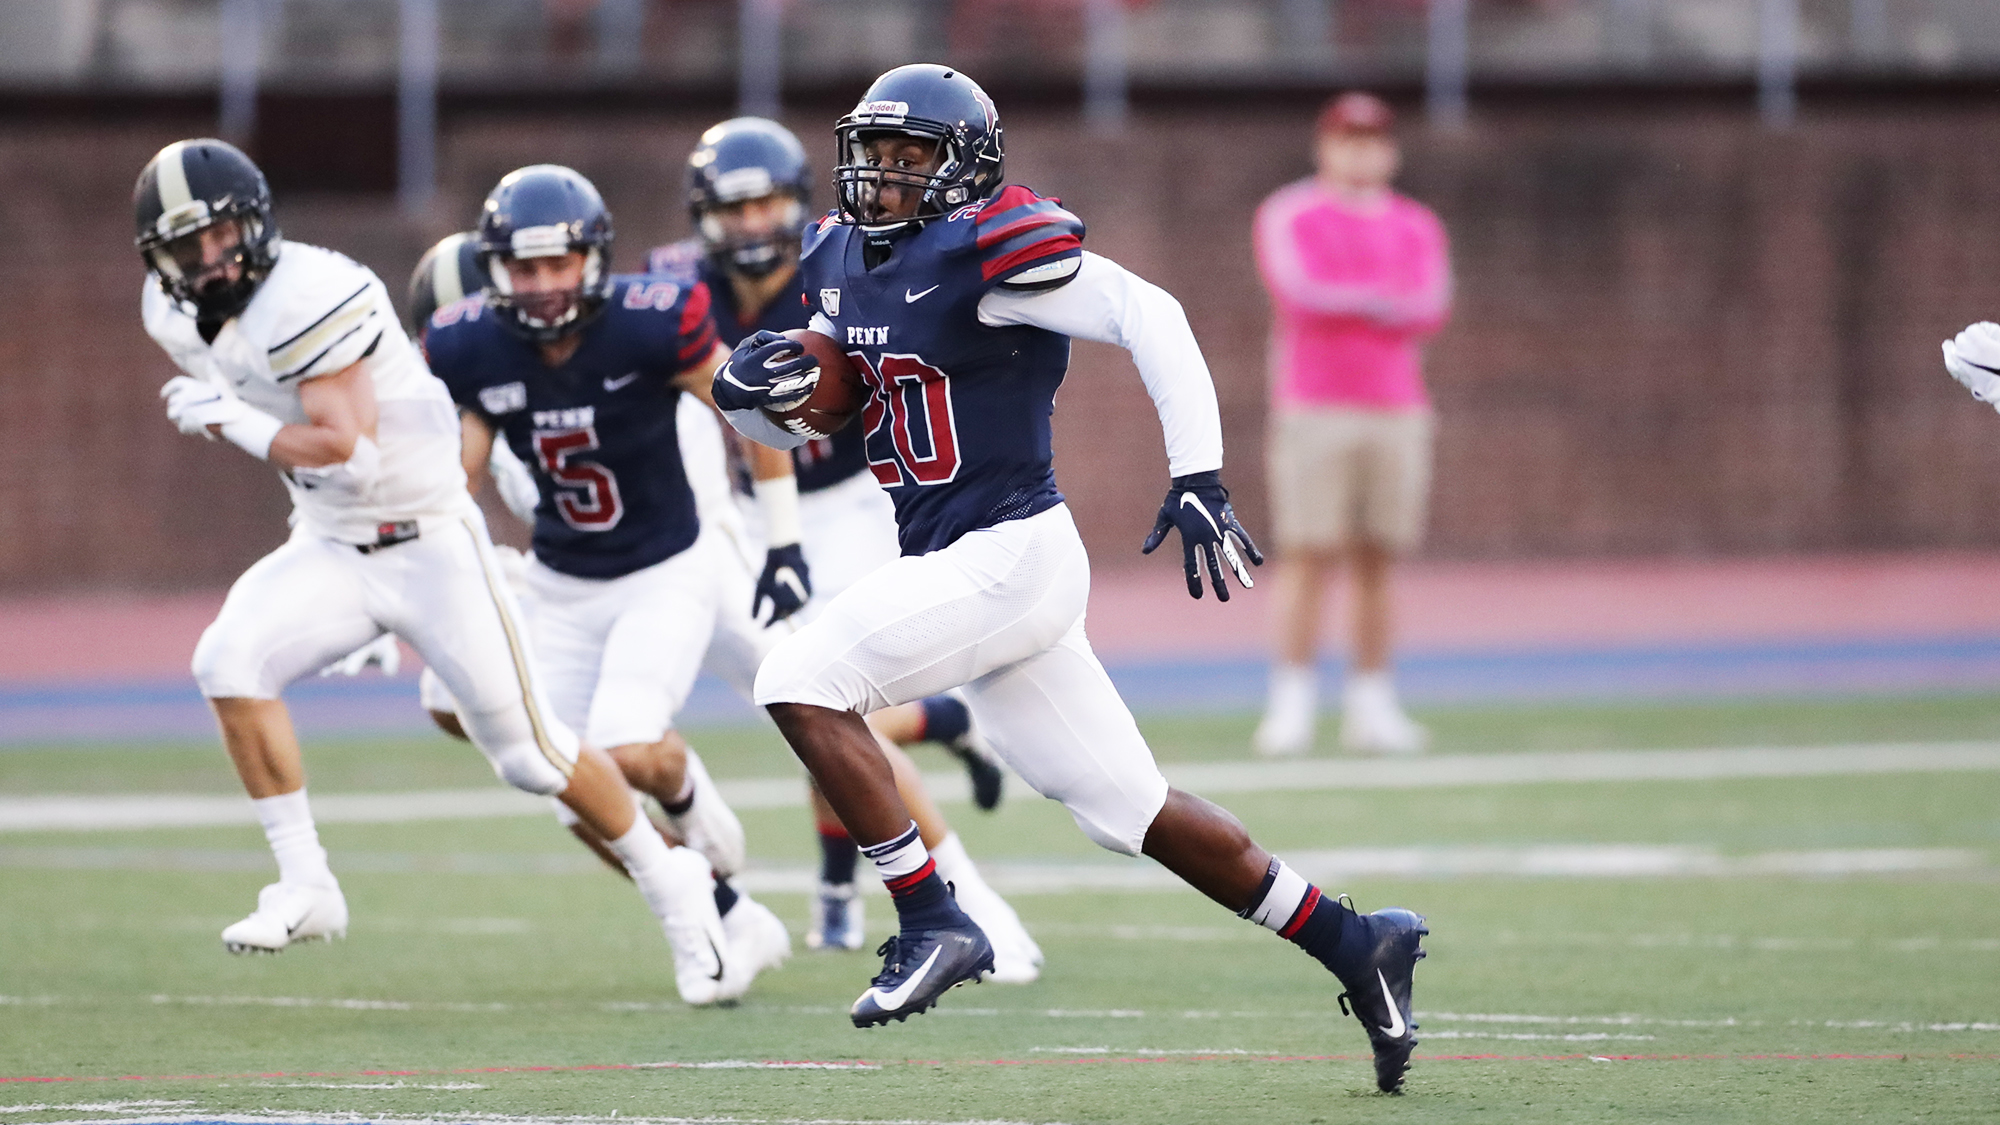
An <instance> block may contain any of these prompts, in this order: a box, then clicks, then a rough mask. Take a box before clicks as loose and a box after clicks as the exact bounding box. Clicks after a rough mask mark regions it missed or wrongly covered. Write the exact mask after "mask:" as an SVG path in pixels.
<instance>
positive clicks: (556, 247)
mask: <svg viewBox="0 0 2000 1125" xmlns="http://www.w3.org/2000/svg"><path fill="white" fill-rule="evenodd" d="M572 251H576V252H580V253H581V254H582V255H583V270H582V274H581V278H580V280H579V282H578V284H577V285H575V286H573V287H568V288H563V289H538V290H534V291H531V292H518V291H516V289H515V286H514V278H513V275H512V274H511V273H510V272H509V271H508V269H507V263H508V262H509V261H519V260H531V259H537V258H555V257H562V256H564V255H567V254H569V253H570V252H572ZM481 262H482V264H483V265H484V266H485V267H486V273H487V276H488V278H489V280H490V284H489V286H488V288H487V291H486V301H487V303H488V304H489V305H491V306H493V307H494V308H495V309H497V310H499V311H501V312H503V313H506V314H507V315H506V316H505V317H504V318H503V322H505V323H511V324H513V325H514V326H516V327H517V328H519V329H521V330H522V331H523V332H525V333H526V334H527V335H528V336H529V337H530V338H532V339H534V340H537V341H539V342H542V343H549V342H552V341H555V340H559V339H561V338H562V337H564V336H567V335H569V334H570V333H572V332H575V331H577V330H578V329H580V328H582V327H583V326H584V325H585V324H588V323H589V322H590V321H591V320H592V319H593V318H594V317H595V316H596V314H597V313H598V312H599V311H600V310H601V309H602V308H603V305H604V298H605V296H606V295H607V289H608V283H609V280H610V278H609V274H608V273H607V271H606V269H605V259H604V252H603V250H602V248H600V247H598V246H595V245H590V244H587V243H579V242H574V241H572V232H571V231H570V229H569V227H568V226H542V227H524V228H521V229H520V230H517V231H515V232H514V233H513V240H512V245H511V246H510V247H509V248H508V249H507V250H505V251H495V250H493V249H491V248H490V247H489V248H487V249H486V251H485V252H484V253H483V254H482V255H481Z"/></svg>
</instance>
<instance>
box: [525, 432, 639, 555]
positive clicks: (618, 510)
mask: <svg viewBox="0 0 2000 1125" xmlns="http://www.w3.org/2000/svg"><path fill="white" fill-rule="evenodd" d="M596 448H597V427H595V426H587V427H585V428H583V429H580V430H544V431H537V432H536V434H535V457H536V459H537V460H539V461H540V462H541V463H542V471H543V472H545V473H547V474H548V475H549V479H551V480H553V481H555V482H556V511H557V513H558V514H560V515H561V516H562V518H563V522H564V523H566V524H568V525H570V526H571V527H573V528H575V529H577V530H578V531H610V530H611V529H612V528H614V527H617V526H618V521H619V520H620V519H621V518H623V517H624V515H625V504H624V502H623V501H621V500H620V499H619V498H618V478H617V477H615V476H612V475H611V470H609V469H607V468H605V467H604V466H603V465H600V464H598V463H597V462H595V461H580V460H576V459H575V455H576V454H579V453H589V452H591V451H593V450H595V449H596Z"/></svg>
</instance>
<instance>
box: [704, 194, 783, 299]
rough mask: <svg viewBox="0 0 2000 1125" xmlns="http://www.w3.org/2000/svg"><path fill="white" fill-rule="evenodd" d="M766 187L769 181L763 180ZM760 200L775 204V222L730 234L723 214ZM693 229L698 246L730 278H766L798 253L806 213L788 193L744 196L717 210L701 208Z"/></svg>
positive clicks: (735, 224) (727, 221)
mask: <svg viewBox="0 0 2000 1125" xmlns="http://www.w3.org/2000/svg"><path fill="white" fill-rule="evenodd" d="M765 179H766V182H767V183H768V180H769V177H765ZM762 199H776V200H777V201H778V206H777V216H776V221H775V222H773V223H771V224H770V225H769V229H766V230H762V231H746V230H742V229H737V230H731V229H730V228H731V227H732V226H739V227H740V225H741V224H740V223H732V222H731V221H730V219H728V218H727V217H725V212H726V211H728V210H729V209H730V208H731V207H734V206H737V205H739V204H749V203H755V202H757V201H759V200H762ZM700 216H701V217H700V218H699V220H698V221H697V222H696V227H697V228H698V229H699V230H700V232H701V242H702V246H703V248H704V249H706V250H707V252H708V255H709V257H711V258H714V259H715V260H716V261H717V262H719V263H721V264H722V267H723V268H724V269H726V270H728V271H729V272H730V273H733V274H740V275H742V276H744V277H749V278H761V277H769V276H770V275H771V274H773V273H776V272H777V271H778V269H779V268H780V267H782V266H784V265H785V264H786V263H787V262H789V261H790V260H791V259H792V258H793V257H794V256H795V255H796V253H797V251H798V245H799V235H800V233H801V232H803V231H804V230H805V221H806V209H805V204H804V203H802V202H800V200H799V198H798V196H796V195H794V194H793V193H791V192H790V191H785V190H780V191H770V190H766V191H763V192H760V193H759V194H757V195H756V196H746V197H743V198H740V199H737V200H732V201H730V202H727V203H724V204H721V205H719V206H714V205H712V206H709V207H704V208H703V209H702V210H701V213H700Z"/></svg>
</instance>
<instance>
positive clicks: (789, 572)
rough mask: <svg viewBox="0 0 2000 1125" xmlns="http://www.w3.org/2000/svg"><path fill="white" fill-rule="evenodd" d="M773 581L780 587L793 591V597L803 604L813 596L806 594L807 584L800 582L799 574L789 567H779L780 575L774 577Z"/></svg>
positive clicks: (772, 577)
mask: <svg viewBox="0 0 2000 1125" xmlns="http://www.w3.org/2000/svg"><path fill="white" fill-rule="evenodd" d="M771 580H772V581H773V582H775V583H777V584H778V585H780V586H784V587H787V588H788V589H790V590H791V591H792V596H794V597H796V598H798V599H799V600H800V601H802V602H803V601H805V600H806V599H808V598H810V597H811V596H812V595H810V594H808V593H806V585H805V583H803V582H801V581H799V576H798V573H797V572H796V571H794V570H793V569H792V568H791V567H789V566H781V567H779V568H778V573H776V574H774V575H772V576H771Z"/></svg>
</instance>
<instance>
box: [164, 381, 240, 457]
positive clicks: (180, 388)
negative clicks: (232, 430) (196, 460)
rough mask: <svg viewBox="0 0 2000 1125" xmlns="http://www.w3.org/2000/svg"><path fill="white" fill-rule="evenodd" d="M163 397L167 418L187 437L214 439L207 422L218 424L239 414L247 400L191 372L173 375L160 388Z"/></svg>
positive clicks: (226, 423) (217, 425) (224, 423)
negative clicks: (189, 373) (194, 375)
mask: <svg viewBox="0 0 2000 1125" xmlns="http://www.w3.org/2000/svg"><path fill="white" fill-rule="evenodd" d="M160 397H161V398H163V399H166V400H167V420H168V421H169V422H172V423H173V424H174V425H175V426H178V427H179V428H180V431H181V432H182V433H184V434H186V435H188V436H189V437H205V438H207V439H208V440H210V441H214V440H215V433H214V432H213V431H211V430H210V429H209V427H210V426H215V427H217V428H220V427H222V426H226V425H228V424H229V423H231V422H234V421H236V420H238V419H240V418H242V417H243V415H244V412H245V411H247V410H249V409H250V406H249V404H247V403H245V402H244V401H243V400H242V399H240V398H237V397H236V392H234V391H232V390H230V389H229V388H228V387H225V386H222V385H220V384H217V383H208V382H203V381H202V380H200V379H196V378H194V377H193V376H191V375H176V376H174V377H173V378H171V379H169V380H167V384H166V386H163V387H161V388H160Z"/></svg>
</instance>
